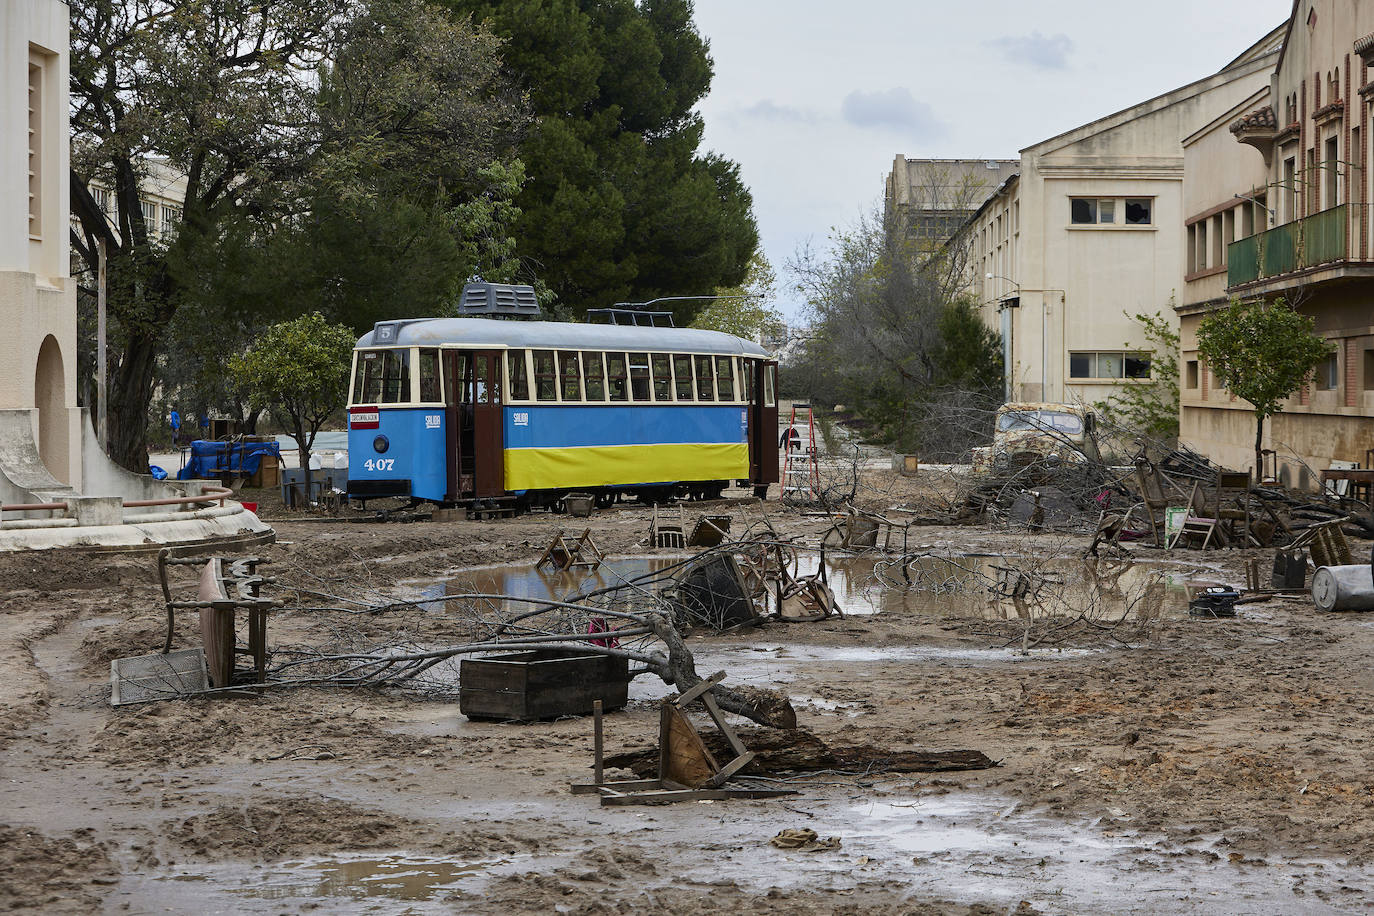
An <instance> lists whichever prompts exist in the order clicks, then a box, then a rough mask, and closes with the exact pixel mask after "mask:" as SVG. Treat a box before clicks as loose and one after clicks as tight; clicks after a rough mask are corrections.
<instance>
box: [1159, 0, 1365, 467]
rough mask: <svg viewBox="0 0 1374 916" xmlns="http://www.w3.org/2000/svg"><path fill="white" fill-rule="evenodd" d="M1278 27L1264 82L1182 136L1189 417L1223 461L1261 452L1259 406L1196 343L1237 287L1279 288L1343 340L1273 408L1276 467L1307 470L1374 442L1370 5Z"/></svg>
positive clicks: (1329, 5) (1199, 440) (1301, 8)
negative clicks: (1278, 41)
mask: <svg viewBox="0 0 1374 916" xmlns="http://www.w3.org/2000/svg"><path fill="white" fill-rule="evenodd" d="M1283 36H1284V46H1283V51H1282V53H1281V54H1280V55H1279V56H1278V57H1277V58H1276V59H1275V62H1274V67H1273V69H1272V70H1271V78H1270V80H1269V83H1268V85H1267V86H1266V87H1265V89H1264V91H1262V92H1259V93H1257V94H1256V95H1255V96H1254V97H1252V98H1251V99H1248V100H1247V101H1246V102H1245V103H1243V104H1241V105H1238V106H1236V108H1235V109H1233V110H1232V111H1230V112H1227V113H1226V114H1225V115H1223V116H1222V117H1219V118H1217V119H1216V120H1215V121H1213V122H1212V123H1210V124H1209V125H1207V126H1206V127H1205V128H1203V129H1202V130H1200V131H1198V132H1197V133H1196V134H1194V135H1192V136H1190V137H1189V138H1188V139H1187V141H1186V143H1185V183H1184V186H1185V208H1186V216H1185V220H1184V222H1185V225H1186V233H1187V236H1186V238H1187V243H1188V262H1187V265H1186V268H1185V270H1186V274H1185V284H1184V286H1185V293H1184V295H1183V296H1182V297H1181V299H1180V302H1179V307H1178V313H1179V317H1180V333H1181V337H1182V349H1183V381H1182V392H1181V393H1182V403H1181V408H1180V428H1181V433H1182V437H1183V438H1184V439H1185V440H1186V441H1188V442H1189V443H1190V444H1191V445H1193V447H1195V448H1197V449H1199V450H1200V451H1202V452H1203V453H1205V454H1207V455H1208V456H1209V457H1211V458H1212V459H1214V460H1216V461H1218V462H1220V463H1222V464H1226V465H1229V466H1232V467H1238V468H1246V467H1251V466H1252V465H1253V464H1254V457H1253V454H1254V438H1255V421H1254V414H1253V413H1252V410H1251V407H1250V405H1249V404H1248V403H1246V402H1245V401H1242V400H1239V399H1237V398H1234V397H1233V396H1232V395H1231V394H1230V393H1229V392H1227V391H1225V390H1223V389H1219V388H1218V387H1217V384H1216V379H1215V377H1214V376H1213V375H1212V373H1211V372H1210V371H1208V368H1207V366H1206V364H1205V363H1204V362H1203V361H1201V360H1199V359H1198V356H1197V326H1198V324H1199V323H1200V322H1201V320H1202V318H1203V317H1204V316H1205V315H1206V314H1207V313H1208V312H1210V311H1213V310H1215V309H1217V308H1219V307H1221V306H1222V305H1224V304H1225V303H1226V302H1227V301H1228V299H1229V298H1230V297H1237V296H1238V297H1241V298H1243V299H1248V298H1260V297H1262V298H1266V299H1276V298H1279V297H1283V298H1285V299H1286V300H1288V301H1289V302H1290V303H1292V304H1294V305H1295V306H1296V307H1297V308H1298V309H1299V310H1300V311H1302V312H1303V313H1305V314H1308V315H1311V316H1312V317H1313V319H1314V321H1315V326H1316V330H1317V333H1319V334H1321V335H1322V336H1324V337H1325V338H1327V339H1328V340H1329V341H1330V342H1331V343H1332V345H1333V346H1334V348H1335V351H1336V352H1335V355H1334V356H1333V357H1332V359H1331V360H1330V361H1329V362H1327V363H1325V364H1323V365H1322V366H1320V367H1318V369H1317V371H1316V373H1314V377H1313V379H1312V381H1311V383H1310V384H1309V385H1308V386H1307V387H1305V388H1303V389H1302V390H1301V391H1298V392H1296V393H1295V394H1294V395H1293V397H1291V398H1289V400H1288V402H1287V404H1286V405H1285V407H1284V410H1283V412H1282V413H1280V414H1278V415H1276V416H1275V417H1272V418H1271V419H1270V420H1269V421H1268V422H1267V423H1266V424H1265V442H1264V446H1265V448H1268V449H1273V450H1274V451H1275V453H1276V454H1277V456H1278V462H1277V472H1278V475H1279V478H1280V479H1281V480H1283V481H1284V482H1285V483H1289V484H1293V485H1298V486H1310V485H1313V484H1314V483H1315V482H1316V475H1315V474H1314V471H1320V470H1321V469H1323V468H1326V467H1329V466H1330V464H1331V462H1332V460H1341V461H1353V462H1359V463H1360V464H1362V465H1364V466H1366V467H1368V466H1369V463H1370V462H1369V457H1368V455H1367V451H1368V450H1369V449H1374V256H1372V255H1371V245H1372V244H1374V237H1372V236H1374V227H1372V226H1371V213H1370V201H1371V193H1372V192H1374V189H1371V186H1370V176H1369V168H1370V164H1371V157H1370V140H1371V138H1370V136H1369V134H1370V128H1371V124H1370V120H1371V118H1370V115H1371V105H1374V82H1371V80H1370V64H1371V63H1374V5H1370V4H1368V3H1366V4H1360V3H1358V2H1355V0H1299V2H1295V3H1294V6H1293V13H1292V16H1291V18H1290V19H1289V21H1288V23H1287V24H1286V26H1285V28H1284V30H1283Z"/></svg>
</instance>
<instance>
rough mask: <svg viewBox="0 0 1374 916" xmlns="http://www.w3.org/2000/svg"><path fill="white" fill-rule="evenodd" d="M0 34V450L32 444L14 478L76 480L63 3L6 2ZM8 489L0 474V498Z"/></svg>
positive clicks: (16, 492) (11, 492)
mask: <svg viewBox="0 0 1374 916" xmlns="http://www.w3.org/2000/svg"><path fill="white" fill-rule="evenodd" d="M0 44H2V45H3V47H0V64H2V65H3V70H2V71H0V126H3V129H0V161H3V163H4V166H3V168H0V312H2V313H3V316H4V327H5V333H4V334H3V335H0V440H9V441H7V442H0V449H11V448H17V447H18V446H17V442H18V441H21V440H22V441H28V442H35V443H37V444H38V450H37V453H35V454H25V455H23V456H22V457H20V456H15V457H14V458H12V459H11V462H10V463H11V464H17V465H18V467H17V469H16V470H15V471H14V472H13V474H14V476H18V477H22V478H23V479H24V480H27V481H30V482H33V483H34V484H41V483H48V482H51V483H52V484H54V485H57V486H61V485H69V484H78V483H79V482H80V477H81V450H80V441H81V425H80V423H81V412H80V410H79V409H78V408H77V404H76V352H75V343H76V307H75V301H76V288H75V286H74V284H73V283H72V281H71V280H70V279H69V278H68V276H67V274H68V259H69V246H68V237H67V219H68V217H67V214H68V204H67V201H68V198H67V188H68V185H67V163H68V159H67V141H66V131H67V5H66V4H65V3H59V2H56V0H6V2H5V3H3V4H0ZM15 128H17V129H15ZM40 455H41V460H40V458H39V456H40ZM27 489H28V488H25V490H27ZM20 495H23V491H21V490H20V489H19V487H18V486H17V485H16V484H15V483H13V482H11V481H10V480H9V479H8V478H7V477H5V476H4V475H0V501H4V502H11V501H14V499H15V498H16V497H18V496H20Z"/></svg>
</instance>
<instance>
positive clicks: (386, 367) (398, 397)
mask: <svg viewBox="0 0 1374 916" xmlns="http://www.w3.org/2000/svg"><path fill="white" fill-rule="evenodd" d="M381 400H382V403H383V404H404V403H406V402H407V401H409V400H410V351H409V350H388V351H387V358H386V360H385V361H384V362H383V363H382V398H381Z"/></svg>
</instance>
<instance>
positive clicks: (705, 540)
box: [687, 515, 731, 547]
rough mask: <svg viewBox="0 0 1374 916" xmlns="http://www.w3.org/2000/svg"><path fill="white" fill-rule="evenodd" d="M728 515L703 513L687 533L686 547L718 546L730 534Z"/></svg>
mask: <svg viewBox="0 0 1374 916" xmlns="http://www.w3.org/2000/svg"><path fill="white" fill-rule="evenodd" d="M730 522H731V518H730V516H728V515H703V516H702V517H701V518H699V519H697V523H696V524H695V525H694V526H692V533H691V534H689V535H687V546H688V547H719V546H720V545H721V544H722V543H723V542H724V541H725V539H726V538H727V537H729V535H730Z"/></svg>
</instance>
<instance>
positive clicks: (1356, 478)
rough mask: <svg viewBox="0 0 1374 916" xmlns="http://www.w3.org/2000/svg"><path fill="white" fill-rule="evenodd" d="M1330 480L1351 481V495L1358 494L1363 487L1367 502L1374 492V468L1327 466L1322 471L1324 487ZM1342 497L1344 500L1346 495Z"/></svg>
mask: <svg viewBox="0 0 1374 916" xmlns="http://www.w3.org/2000/svg"><path fill="white" fill-rule="evenodd" d="M1328 480H1348V481H1350V492H1349V494H1348V495H1349V496H1351V497H1354V496H1356V494H1357V493H1359V491H1360V488H1363V489H1364V501H1365V502H1370V496H1371V493H1374V468H1327V469H1326V470H1324V471H1322V489H1325V488H1326V482H1327V481H1328ZM1341 499H1342V501H1344V499H1345V497H1341Z"/></svg>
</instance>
